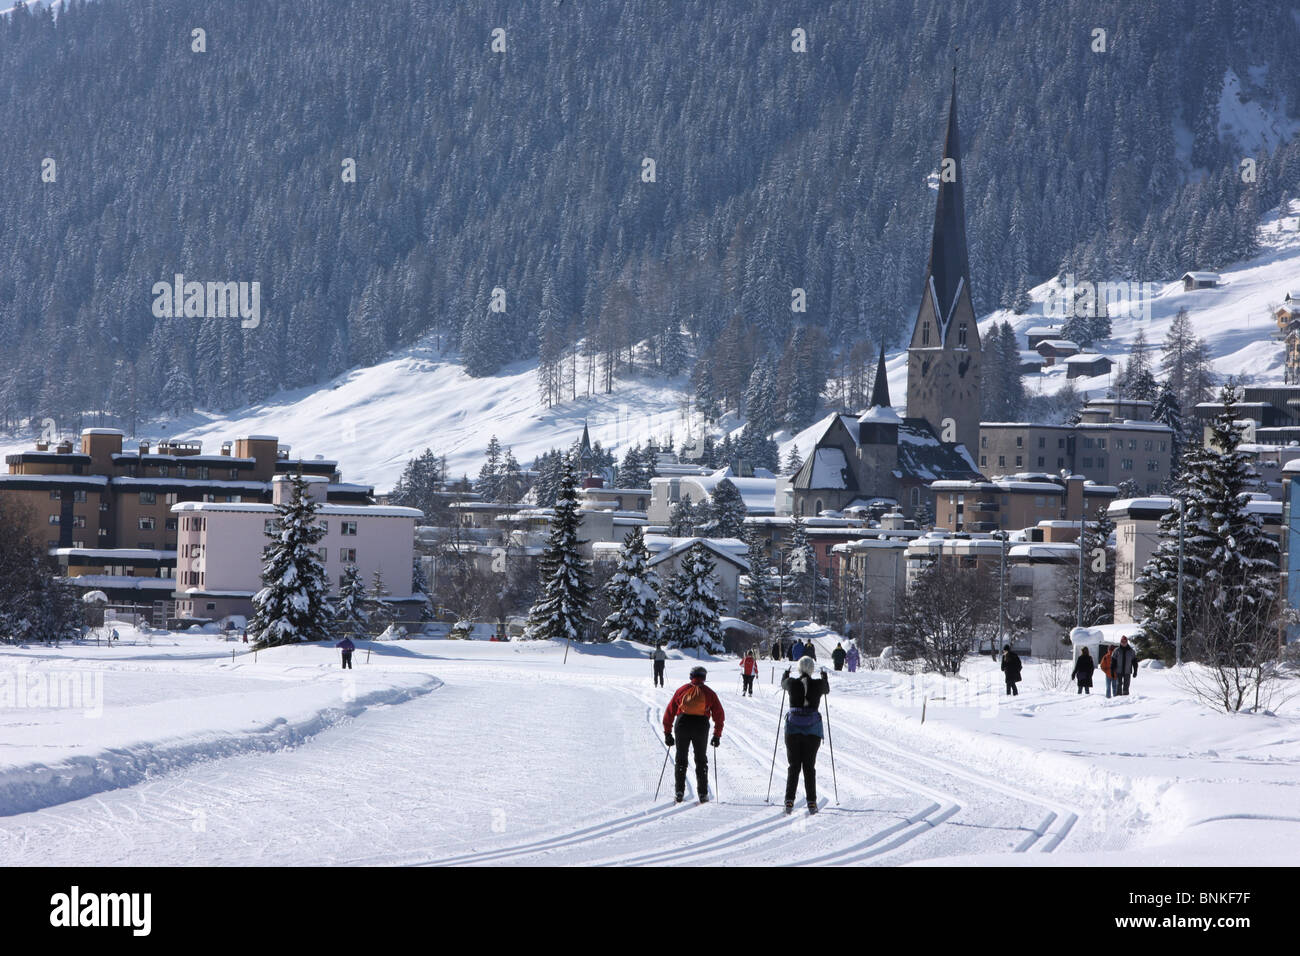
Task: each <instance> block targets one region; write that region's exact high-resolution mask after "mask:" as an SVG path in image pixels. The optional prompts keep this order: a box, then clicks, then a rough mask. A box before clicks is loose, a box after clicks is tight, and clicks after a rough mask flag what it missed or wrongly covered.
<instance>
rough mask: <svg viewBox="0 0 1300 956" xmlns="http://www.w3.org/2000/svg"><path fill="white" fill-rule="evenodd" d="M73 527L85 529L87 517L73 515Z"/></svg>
mask: <svg viewBox="0 0 1300 956" xmlns="http://www.w3.org/2000/svg"><path fill="white" fill-rule="evenodd" d="M72 526H73V527H74V528H84V527H85V526H86V516H85V515H73V516H72Z"/></svg>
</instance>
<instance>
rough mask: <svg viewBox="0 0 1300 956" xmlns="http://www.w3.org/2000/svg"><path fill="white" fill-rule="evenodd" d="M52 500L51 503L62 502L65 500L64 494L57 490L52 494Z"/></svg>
mask: <svg viewBox="0 0 1300 956" xmlns="http://www.w3.org/2000/svg"><path fill="white" fill-rule="evenodd" d="M50 500H51V501H62V500H63V492H61V491H59V490H58V489H57V488H56V489H54V490H53V491H51V492H50Z"/></svg>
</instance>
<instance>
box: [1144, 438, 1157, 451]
mask: <svg viewBox="0 0 1300 956" xmlns="http://www.w3.org/2000/svg"><path fill="white" fill-rule="evenodd" d="M1153 447H1155V442H1153V441H1152V440H1151V439H1150V438H1148V439H1147V440H1146V441H1144V442H1143V443H1142V450H1143V451H1150V450H1151V449H1152V448H1153Z"/></svg>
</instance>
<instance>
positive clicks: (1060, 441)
mask: <svg viewBox="0 0 1300 956" xmlns="http://www.w3.org/2000/svg"><path fill="white" fill-rule="evenodd" d="M1056 447H1057V448H1064V447H1065V439H1064V438H1058V439H1056Z"/></svg>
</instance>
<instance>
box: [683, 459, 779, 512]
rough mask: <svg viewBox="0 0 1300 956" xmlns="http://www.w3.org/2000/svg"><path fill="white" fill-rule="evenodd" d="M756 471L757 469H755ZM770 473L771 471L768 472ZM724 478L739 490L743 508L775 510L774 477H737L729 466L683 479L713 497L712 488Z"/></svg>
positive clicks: (765, 510)
mask: <svg viewBox="0 0 1300 956" xmlns="http://www.w3.org/2000/svg"><path fill="white" fill-rule="evenodd" d="M755 471H758V469H755ZM768 475H769V476H770V475H771V472H768ZM724 478H726V479H727V480H728V481H730V482H731V483H732V484H733V485H735V486H736V490H737V491H739V492H740V498H741V500H742V501H744V502H745V509H746V510H747V511H750V512H754V511H759V512H766V513H768V514H771V513H772V512H773V511H775V510H776V481H777V479H776V478H775V477H767V478H737V477H736V476H735V475H734V474H733V473H732V471H731V469H730V468H721V469H719V470H718V471H715V472H713V473H712V474H709V475H694V476H691V477H689V478H684V479H683V480H684V481H692V482H694V483H695V484H697V485H699V487H700V489H701V490H702V491H703V492H704V493H705V494H706V495H708V496H709V497H710V498H712V497H713V492H714V490H715V489H716V488H717V487H718V482H720V481H722V479H724Z"/></svg>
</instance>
